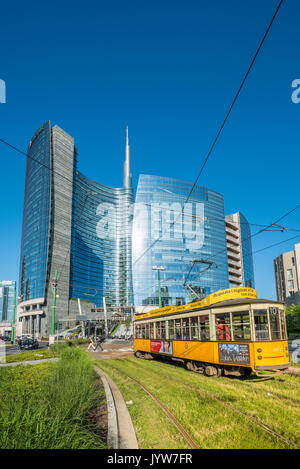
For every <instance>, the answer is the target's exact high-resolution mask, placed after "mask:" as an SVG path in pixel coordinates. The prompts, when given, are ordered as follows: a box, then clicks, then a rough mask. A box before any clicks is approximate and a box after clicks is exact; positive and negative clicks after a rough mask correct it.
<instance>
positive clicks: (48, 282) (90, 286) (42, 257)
mask: <svg viewBox="0 0 300 469" xmlns="http://www.w3.org/2000/svg"><path fill="white" fill-rule="evenodd" d="M125 148H126V150H125V162H124V168H123V187H120V188H112V187H108V186H104V185H102V184H100V183H98V182H96V181H94V180H92V179H90V178H88V177H86V176H85V175H83V174H82V173H81V172H80V171H79V169H78V163H77V161H78V159H79V157H78V151H77V148H76V146H75V144H74V139H73V137H72V136H71V135H69V134H68V133H66V132H65V131H64V130H63V129H61V128H60V127H58V126H54V127H52V126H51V124H50V122H46V123H45V124H44V125H43V126H42V127H41V128H40V129H39V130H38V131H37V132H36V133H35V135H34V136H33V138H32V140H31V142H30V144H29V148H28V158H27V168H26V181H25V194H24V211H23V226H22V239H21V255H20V272H19V293H18V294H19V296H20V303H19V304H18V317H19V320H21V322H22V332H23V333H30V334H35V335H40V336H49V334H50V329H51V320H52V302H53V285H54V278H55V276H56V272H57V273H58V278H57V300H56V307H55V319H56V322H57V323H59V324H60V325H61V324H64V323H67V322H70V321H74V319H75V318H76V315H77V314H78V313H79V306H80V305H79V304H78V299H80V300H81V311H82V313H83V314H87V315H88V316H90V314H91V312H92V310H94V309H95V307H102V306H103V298H104V297H105V302H106V305H107V306H112V307H114V306H116V307H118V306H123V307H128V306H132V305H134V306H148V305H153V306H156V305H158V297H159V288H158V272H160V273H161V288H160V292H161V300H162V304H164V305H167V304H174V305H176V304H181V303H186V302H189V301H191V300H193V299H197V298H199V297H203V296H205V295H209V294H210V293H212V292H215V291H217V290H220V289H224V288H228V287H229V285H231V284H229V280H230V279H229V275H228V260H229V256H228V257H227V247H228V246H227V238H226V236H227V234H226V231H225V216H224V200H223V196H222V195H221V194H218V193H217V192H215V191H213V190H210V189H208V188H205V187H202V186H199V185H196V186H195V187H193V184H192V183H189V182H184V181H180V180H177V179H172V178H167V177H159V176H150V175H141V176H140V178H139V181H138V187H137V192H136V200H135V204H134V200H133V188H132V181H131V179H132V178H131V173H130V148H129V140H128V130H127V133H126V147H125ZM226 223H227V222H226ZM241 227H242V228H241V229H242V230H243V231H242V234H241V237H242V241H243V255H244V258H243V261H242V262H243V266H244V270H245V282H247V283H248V284H249V283H250V282H252V277H253V275H252V273H253V269H252V271H251V261H250V260H249V259H250V256H248V254H249V250H250V251H251V243H250V244H249V243H248V241H247V225H246V224H241ZM228 229H230V228H228ZM234 249H235V247H234ZM232 262H234V261H232ZM154 268H155V269H156V270H153V269H154ZM157 268H159V269H160V268H163V269H164V270H162V271H157ZM232 271H233V270H232ZM251 272H252V273H251ZM231 280H232V279H231ZM246 286H247V285H246ZM252 286H253V285H252ZM18 324H19V322H18Z"/></svg>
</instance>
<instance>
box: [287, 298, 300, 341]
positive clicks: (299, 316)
mask: <svg viewBox="0 0 300 469" xmlns="http://www.w3.org/2000/svg"><path fill="white" fill-rule="evenodd" d="M285 314H286V327H287V332H288V334H290V333H291V332H293V333H295V332H299V333H300V305H291V306H286V308H285Z"/></svg>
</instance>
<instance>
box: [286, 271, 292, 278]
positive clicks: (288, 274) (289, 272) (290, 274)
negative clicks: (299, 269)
mask: <svg viewBox="0 0 300 469" xmlns="http://www.w3.org/2000/svg"><path fill="white" fill-rule="evenodd" d="M286 273H287V278H293V271H292V269H287V271H286Z"/></svg>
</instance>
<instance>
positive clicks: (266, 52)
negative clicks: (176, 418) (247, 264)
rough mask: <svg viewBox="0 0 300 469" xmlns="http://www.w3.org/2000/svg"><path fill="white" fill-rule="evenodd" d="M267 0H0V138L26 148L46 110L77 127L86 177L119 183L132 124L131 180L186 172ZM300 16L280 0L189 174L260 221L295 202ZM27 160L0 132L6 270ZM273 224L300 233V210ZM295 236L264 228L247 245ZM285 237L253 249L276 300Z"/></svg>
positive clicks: (13, 271) (16, 244)
mask: <svg viewBox="0 0 300 469" xmlns="http://www.w3.org/2000/svg"><path fill="white" fill-rule="evenodd" d="M277 3H278V0H276V1H275V0H264V1H263V2H262V1H261V0H245V1H243V2H241V1H240V0H228V1H226V2H225V1H223V0H211V1H209V2H207V1H204V0H192V1H191V0H187V1H185V2H183V1H177V0H170V1H169V0H159V1H158V0H152V1H151V2H141V1H137V0H135V1H132V0H129V1H127V2H124V1H116V0H110V1H109V2H104V1H102V0H101V1H90V0H86V1H85V2H83V3H82V2H73V1H72V2H71V1H70V2H69V1H65V0H61V1H59V2H58V1H56V0H54V1H52V2H50V3H47V2H37V1H36V0H33V1H31V2H21V1H16V2H10V3H9V2H5V4H3V5H1V31H0V39H1V40H0V53H1V68H0V78H1V79H3V80H5V82H6V86H7V103H6V104H0V138H4V139H6V140H8V141H9V142H10V143H12V144H13V145H15V146H17V147H19V148H20V149H22V150H24V151H26V149H27V146H28V143H29V141H30V139H31V137H32V135H33V134H34V132H35V131H36V130H37V129H38V128H39V127H40V125H42V124H43V123H44V122H45V121H46V120H48V119H50V120H51V122H52V125H54V124H58V125H59V126H61V127H62V128H63V129H65V130H66V131H67V132H68V133H70V134H71V135H72V136H74V138H75V141H76V145H77V147H78V150H79V169H80V170H81V171H82V172H83V173H84V174H85V175H86V176H89V177H91V178H93V179H95V180H97V181H98V182H101V183H103V184H106V185H112V186H121V185H122V166H123V160H124V144H125V126H126V125H128V126H129V134H130V144H131V158H132V173H133V181H134V184H135V185H136V183H137V179H138V175H139V174H140V173H150V174H157V175H166V176H170V177H174V178H180V179H184V180H187V181H193V180H194V179H195V177H196V175H197V173H198V171H199V169H200V166H201V164H202V162H203V160H204V158H205V156H206V153H207V151H208V149H209V146H210V144H211V143H212V139H213V138H214V136H215V134H216V132H217V129H218V127H219V125H220V123H221V121H222V120H223V118H224V116H225V112H226V110H227V108H228V106H229V104H230V103H231V101H232V99H233V96H234V94H235V92H236V90H237V87H238V86H239V84H240V82H241V79H242V77H243V75H244V73H245V71H246V70H247V68H248V66H249V64H250V61H251V59H252V57H253V55H254V53H255V50H256V48H257V46H258V43H259V41H260V39H261V37H262V35H263V33H264V31H265V29H266V27H267V25H268V23H269V21H270V19H271V17H272V15H273V13H274V11H275V8H276V6H277ZM299 17H300V3H299V1H298V0H288V1H287V0H285V2H284V4H283V6H282V7H281V9H280V12H279V15H278V17H277V19H276V21H275V23H274V24H273V27H272V29H271V31H270V34H269V36H268V38H267V41H266V43H265V44H264V46H263V49H262V51H261V53H260V55H259V57H258V59H257V62H256V64H255V66H254V69H253V70H252V72H251V74H250V76H249V78H248V81H247V84H246V86H245V88H244V89H243V91H242V93H241V95H240V98H239V100H238V102H237V104H236V106H235V108H234V110H233V113H232V115H231V117H230V119H229V121H228V123H227V124H226V127H225V129H224V131H223V134H222V136H221V138H220V140H219V142H218V144H217V146H216V147H215V150H214V152H213V154H212V156H211V158H210V160H209V162H208V164H207V166H206V168H205V170H204V172H203V175H202V176H201V178H200V180H199V184H201V185H204V186H207V187H209V188H211V189H214V190H216V191H217V192H220V193H222V194H223V195H224V198H225V209H226V213H233V212H236V211H238V210H241V211H242V212H243V213H244V215H245V216H246V217H247V218H248V220H249V222H250V223H266V224H267V223H270V222H272V221H274V220H276V219H277V218H279V217H280V216H281V215H283V214H284V213H285V212H287V211H288V210H290V209H292V208H293V207H294V206H295V205H296V204H297V203H299V200H300V197H299V182H298V180H299V173H300V158H299V128H300V127H299V123H300V103H299V104H294V103H292V100H291V93H292V88H291V83H292V81H293V80H294V79H296V78H300V67H299V63H300V60H299V59H300V49H299ZM25 160H26V158H25V157H23V156H21V155H19V154H18V153H16V152H14V151H11V150H10V149H8V148H6V147H5V146H4V145H3V144H1V143H0V162H1V171H0V191H1V200H2V203H1V212H0V216H1V225H0V226H1V231H0V279H5V280H10V279H12V280H14V279H17V278H18V267H19V254H20V238H21V229H22V210H23V196H24V181H25V167H26V161H25ZM282 224H284V225H285V226H286V227H288V228H293V229H299V230H300V209H299V210H298V211H296V212H295V213H294V214H293V215H292V216H289V217H287V218H286V219H285V220H283V221H282ZM252 230H253V232H255V230H256V228H255V227H253V228H252ZM298 234H299V235H300V232H299V233H298ZM296 235H297V233H296V232H292V231H291V232H287V233H280V232H268V233H263V234H260V235H259V236H256V237H254V238H253V250H254V251H255V250H258V249H261V248H263V247H264V246H268V245H270V244H272V243H276V242H280V241H283V240H286V239H288V238H290V237H292V236H296ZM295 241H296V242H300V236H299V238H297V239H296V240H295ZM293 243H294V241H289V242H286V243H285V244H282V245H279V246H277V247H274V248H271V249H269V250H266V251H264V252H262V253H258V254H257V255H255V256H254V267H255V279H256V287H257V290H258V293H259V295H260V296H262V297H269V298H275V283H274V273H273V259H274V258H275V257H276V256H277V255H279V254H280V253H281V252H283V251H288V250H291V249H293Z"/></svg>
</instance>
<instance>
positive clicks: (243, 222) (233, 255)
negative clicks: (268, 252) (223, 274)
mask: <svg viewBox="0 0 300 469" xmlns="http://www.w3.org/2000/svg"><path fill="white" fill-rule="evenodd" d="M225 222H226V243H227V258H228V274H229V286H230V287H232V288H234V287H249V288H255V284H254V268H253V256H252V243H251V231H250V226H249V223H248V221H247V219H246V218H245V217H244V215H243V214H242V213H241V212H237V213H233V214H232V215H227V216H226V217H225Z"/></svg>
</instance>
